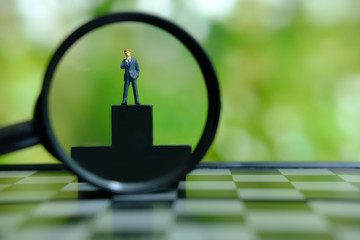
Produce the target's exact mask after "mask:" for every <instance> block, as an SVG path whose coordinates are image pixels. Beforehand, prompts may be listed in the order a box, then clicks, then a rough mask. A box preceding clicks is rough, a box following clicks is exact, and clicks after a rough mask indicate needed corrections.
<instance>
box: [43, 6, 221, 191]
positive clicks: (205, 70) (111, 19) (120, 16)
mask: <svg viewBox="0 0 360 240" xmlns="http://www.w3.org/2000/svg"><path fill="white" fill-rule="evenodd" d="M116 22H141V23H147V24H150V25H154V26H156V27H159V28H161V29H163V30H165V31H167V32H168V33H170V34H172V35H173V36H174V37H176V38H177V39H178V40H180V41H181V42H182V43H183V44H184V45H185V46H186V47H187V48H188V50H189V51H190V52H191V53H192V55H193V56H194V58H195V59H196V61H197V62H198V64H199V66H200V69H201V71H202V74H203V76H204V79H205V82H206V87H207V93H208V104H209V105H208V115H207V120H206V125H205V128H204V131H203V133H202V136H201V138H200V141H199V142H198V144H197V146H196V148H195V149H194V151H193V152H192V153H191V156H190V157H189V159H187V160H186V161H185V163H184V164H183V165H182V166H179V167H178V168H176V169H174V170H173V171H171V172H169V173H167V174H165V175H164V176H161V177H158V178H155V179H151V180H148V181H145V182H136V183H128V182H118V181H113V180H109V179H104V178H102V177H99V176H97V175H95V174H93V173H91V172H89V171H88V170H86V169H84V168H83V167H81V166H80V165H79V164H77V163H76V162H75V161H73V160H71V159H70V158H69V156H68V155H67V154H66V153H65V152H64V150H63V149H62V148H61V146H60V144H59V142H58V141H57V139H56V137H55V134H54V132H53V130H52V128H51V124H50V120H49V114H48V101H47V99H48V93H49V90H50V85H51V80H52V77H53V74H54V72H55V69H56V67H57V65H58V63H59V62H60V60H61V58H62V57H63V55H64V54H65V52H66V51H67V50H68V49H69V48H70V47H71V46H72V45H73V44H74V43H75V42H76V41H77V40H79V39H80V38H81V37H83V36H84V35H85V34H87V33H88V32H90V31H92V30H94V29H96V28H99V27H102V26H104V25H107V24H111V23H116ZM38 104H39V105H40V106H39V107H40V108H41V111H40V112H39V113H38V114H39V115H40V116H38V117H40V119H41V120H42V122H43V123H44V128H45V129H44V130H45V131H44V133H45V134H46V137H47V139H48V140H50V142H51V143H52V148H53V150H54V152H55V154H56V155H57V157H58V158H59V159H60V160H61V161H62V162H63V163H65V164H66V165H67V166H68V167H69V168H70V169H71V170H72V171H74V172H75V173H76V174H77V175H78V176H80V177H82V178H84V179H85V180H87V181H89V182H91V183H93V184H95V185H97V186H100V187H102V188H104V189H107V190H110V191H112V192H118V193H120V192H121V193H125V192H141V191H144V192H145V191H155V190H157V189H160V188H163V187H165V186H167V185H168V184H171V183H173V182H175V181H177V180H178V179H180V178H181V177H182V176H184V175H185V174H186V173H188V172H189V171H190V170H191V169H193V168H194V167H195V166H196V164H198V163H199V162H200V160H201V159H202V158H203V157H204V155H205V154H206V152H207V150H208V149H209V147H210V145H211V143H212V141H213V139H214V137H215V133H216V129H217V126H218V123H219V117H220V89H219V84H218V80H217V76H216V73H215V70H214V68H213V65H212V63H211V61H210V59H209V58H208V56H207V54H206V53H205V51H204V50H203V49H202V47H201V46H200V45H199V44H198V43H197V42H196V40H195V39H193V38H192V37H191V36H190V35H189V34H188V33H186V32H185V31H184V30H182V29H181V28H180V27H178V26H176V25H175V24H173V23H171V22H169V21H167V20H164V19H162V18H159V17H156V16H153V15H149V14H144V13H136V12H120V13H112V14H107V15H104V16H101V17H98V18H96V19H94V20H91V21H89V22H87V23H86V24H84V25H82V26H81V27H80V28H78V29H77V30H75V31H74V32H73V33H72V34H71V35H70V36H69V37H67V38H66V39H65V40H64V41H63V42H62V44H61V45H60V46H59V48H58V49H57V50H56V52H55V53H54V55H53V57H52V58H51V60H50V62H49V65H48V68H47V70H46V73H45V77H44V83H43V88H42V91H41V94H40V97H39V102H38Z"/></svg>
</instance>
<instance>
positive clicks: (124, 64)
mask: <svg viewBox="0 0 360 240" xmlns="http://www.w3.org/2000/svg"><path fill="white" fill-rule="evenodd" d="M125 66H126V63H125V59H124V60H123V61H122V62H121V65H120V68H121V69H124V68H125Z"/></svg>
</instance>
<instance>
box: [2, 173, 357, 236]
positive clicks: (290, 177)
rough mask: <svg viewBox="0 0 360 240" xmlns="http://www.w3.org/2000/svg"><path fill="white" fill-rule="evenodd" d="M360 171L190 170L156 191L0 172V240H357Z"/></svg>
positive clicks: (71, 177) (69, 175)
mask: <svg viewBox="0 0 360 240" xmlns="http://www.w3.org/2000/svg"><path fill="white" fill-rule="evenodd" d="M359 236H360V169H356V168H347V169H341V168H226V167H224V168H216V169H210V168H198V169H195V170H193V171H192V172H191V173H189V174H188V175H187V176H186V177H185V178H184V179H183V180H182V181H180V182H179V183H178V184H177V186H176V187H174V188H172V189H168V190H166V191H163V192H157V193H145V194H130V195H120V194H113V193H109V192H106V191H104V190H102V189H99V188H97V187H95V186H93V185H90V184H88V183H87V182H84V181H81V180H80V179H78V177H77V176H75V175H73V174H72V173H70V172H68V171H66V170H51V171H49V170H17V171H14V170H3V171H0V239H6V240H7V239H10V240H12V239H19V240H23V239H27V240H29V239H36V240H40V239H52V240H54V239H55V240H56V239H67V240H71V239H74V240H82V239H94V240H98V239H99V240H100V239H179V240H184V239H204V240H211V239H221V240H226V239H243V240H246V239H251V240H275V239H276V240H283V239H291V240H299V239H304V240H305V239H306V240H312V239H317V240H323V239H334V240H350V239H351V240H355V239H356V240H357V239H359Z"/></svg>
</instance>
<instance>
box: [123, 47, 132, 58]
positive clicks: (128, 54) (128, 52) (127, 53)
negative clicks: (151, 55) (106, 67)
mask: <svg viewBox="0 0 360 240" xmlns="http://www.w3.org/2000/svg"><path fill="white" fill-rule="evenodd" d="M124 53H125V56H126V57H127V58H128V57H130V56H131V52H130V50H129V49H125V50H124Z"/></svg>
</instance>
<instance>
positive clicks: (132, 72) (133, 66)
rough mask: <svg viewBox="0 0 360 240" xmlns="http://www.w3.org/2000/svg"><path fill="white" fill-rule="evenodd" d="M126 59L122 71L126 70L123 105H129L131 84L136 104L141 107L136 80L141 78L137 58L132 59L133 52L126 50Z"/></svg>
mask: <svg viewBox="0 0 360 240" xmlns="http://www.w3.org/2000/svg"><path fill="white" fill-rule="evenodd" d="M124 53H125V56H126V58H125V59H124V60H123V61H122V63H121V66H120V67H121V69H125V74H124V96H123V100H122V103H121V105H126V104H127V96H128V90H129V85H130V83H131V84H132V88H133V92H134V98H135V104H136V105H140V102H139V95H138V91H137V85H136V80H137V78H138V77H139V72H140V68H139V64H138V62H137V60H136V58H134V57H131V51H130V50H129V49H125V50H124Z"/></svg>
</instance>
